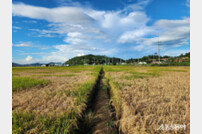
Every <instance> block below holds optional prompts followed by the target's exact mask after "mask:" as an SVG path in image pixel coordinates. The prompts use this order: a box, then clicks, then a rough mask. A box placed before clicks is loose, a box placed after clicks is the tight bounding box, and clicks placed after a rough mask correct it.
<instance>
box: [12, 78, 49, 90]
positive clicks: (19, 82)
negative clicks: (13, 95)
mask: <svg viewBox="0 0 202 134" xmlns="http://www.w3.org/2000/svg"><path fill="white" fill-rule="evenodd" d="M47 84H48V81H47V80H43V79H33V78H29V77H14V78H12V91H19V90H25V89H28V88H31V87H34V86H37V85H39V86H45V85H47Z"/></svg>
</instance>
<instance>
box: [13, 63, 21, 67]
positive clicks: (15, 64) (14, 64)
mask: <svg viewBox="0 0 202 134" xmlns="http://www.w3.org/2000/svg"><path fill="white" fill-rule="evenodd" d="M20 66H22V65H21V64H18V63H14V62H13V63H12V67H20Z"/></svg>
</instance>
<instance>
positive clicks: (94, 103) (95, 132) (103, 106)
mask: <svg viewBox="0 0 202 134" xmlns="http://www.w3.org/2000/svg"><path fill="white" fill-rule="evenodd" d="M103 78H104V71H103V68H102V69H101V71H100V76H99V79H98V81H97V84H96V86H95V89H94V94H93V97H92V100H91V103H90V104H89V105H88V110H87V112H86V113H85V115H84V117H83V121H82V124H81V125H80V126H79V129H80V130H79V131H78V132H77V133H78V134H118V131H117V128H116V127H115V114H114V113H115V112H113V111H114V110H113V107H112V106H111V105H110V99H109V98H110V96H109V94H108V93H109V91H108V90H109V88H108V87H107V85H106V84H104V82H103Z"/></svg>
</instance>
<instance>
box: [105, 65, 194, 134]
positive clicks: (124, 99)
mask: <svg viewBox="0 0 202 134" xmlns="http://www.w3.org/2000/svg"><path fill="white" fill-rule="evenodd" d="M105 72H106V77H107V78H108V79H109V84H110V86H111V95H112V98H111V101H112V102H113V105H114V106H115V109H116V113H117V118H118V119H119V121H118V124H119V129H120V130H121V131H122V132H123V133H125V134H134V133H135V134H138V133H140V134H143V133H148V134H151V133H152V134H153V133H189V132H190V126H189V125H190V79H189V78H190V73H189V67H133V66H117V67H111V66H108V67H105ZM161 124H170V125H171V124H173V125H174V124H182V125H183V124H185V125H186V130H184V129H179V130H169V131H162V130H157V129H158V128H159V126H160V125H161Z"/></svg>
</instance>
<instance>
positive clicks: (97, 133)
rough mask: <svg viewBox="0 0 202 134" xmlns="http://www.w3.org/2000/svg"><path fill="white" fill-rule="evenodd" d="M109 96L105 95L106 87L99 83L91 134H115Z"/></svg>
mask: <svg viewBox="0 0 202 134" xmlns="http://www.w3.org/2000/svg"><path fill="white" fill-rule="evenodd" d="M110 107H111V106H110V104H109V96H108V94H107V87H106V86H105V85H104V84H103V82H102V81H101V83H100V89H99V90H98V93H97V96H96V99H95V105H94V118H95V121H94V123H95V125H94V127H93V128H92V134H115V133H116V131H115V128H114V127H113V114H112V112H111V109H110Z"/></svg>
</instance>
